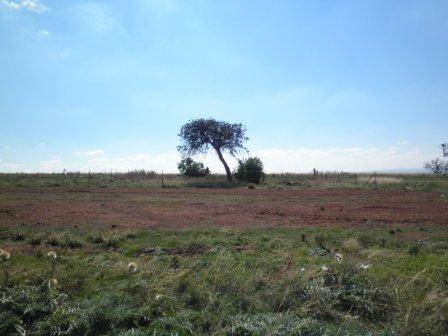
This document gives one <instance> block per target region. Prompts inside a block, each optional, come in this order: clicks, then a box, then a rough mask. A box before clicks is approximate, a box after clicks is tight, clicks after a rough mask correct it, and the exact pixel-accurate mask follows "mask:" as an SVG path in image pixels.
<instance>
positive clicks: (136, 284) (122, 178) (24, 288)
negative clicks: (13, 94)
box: [0, 173, 448, 336]
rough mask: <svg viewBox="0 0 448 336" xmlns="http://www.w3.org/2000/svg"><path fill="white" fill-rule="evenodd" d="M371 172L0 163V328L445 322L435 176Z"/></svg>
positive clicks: (109, 330)
mask: <svg viewBox="0 0 448 336" xmlns="http://www.w3.org/2000/svg"><path fill="white" fill-rule="evenodd" d="M370 176H371V175H370V174H366V175H357V176H356V178H355V176H354V175H353V174H352V175H350V174H345V175H344V174H342V175H341V174H327V175H324V174H321V175H318V176H309V175H288V174H284V175H275V176H268V177H267V179H266V181H265V184H263V185H262V186H260V187H257V188H256V189H249V188H246V187H245V186H244V185H238V184H235V185H231V188H228V187H227V186H226V185H225V184H224V182H223V179H222V177H220V176H212V177H210V178H208V179H184V178H180V177H178V176H174V175H168V176H164V182H163V183H164V184H163V186H164V188H160V187H161V176H160V175H157V174H152V173H151V174H146V173H145V174H136V173H135V174H92V175H90V176H89V175H87V174H70V175H61V174H49V175H27V174H4V175H0V247H1V248H2V249H3V251H7V252H3V254H2V255H1V261H0V262H1V266H2V270H1V275H0V280H1V284H0V286H1V287H0V291H1V293H0V335H122V336H124V335H316V336H318V335H447V334H448V185H447V180H446V179H445V178H443V177H433V176H429V175H412V176H411V175H393V176H392V175H388V176H386V175H378V176H377V177H376V181H375V182H376V183H373V179H372V180H371V181H369V178H370ZM366 182H369V183H366ZM220 187H226V188H220ZM49 252H50V254H49ZM51 252H54V254H53V253H51ZM8 254H9V255H8ZM9 256H10V258H9Z"/></svg>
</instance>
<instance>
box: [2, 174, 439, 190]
mask: <svg viewBox="0 0 448 336" xmlns="http://www.w3.org/2000/svg"><path fill="white" fill-rule="evenodd" d="M162 185H163V187H164V188H240V187H246V186H247V183H238V182H234V183H227V182H226V178H225V176H224V175H215V174H213V175H209V176H206V177H186V176H181V175H178V174H165V175H163V184H162V175H161V174H157V173H155V172H145V171H142V172H128V173H110V174H109V173H92V174H86V173H69V174H60V173H53V174H20V173H17V174H5V173H3V174H0V188H17V187H24V188H29V187H46V188H52V187H66V188H74V189H76V188H78V189H86V188H161V187H162ZM257 188H265V189H335V188H339V189H340V188H367V189H372V188H376V189H389V190H390V189H392V190H393V189H398V190H414V191H437V192H448V177H447V176H441V175H430V174H378V175H377V177H376V178H373V177H372V174H371V173H357V174H355V173H320V174H318V175H316V176H315V177H314V176H313V175H312V174H267V175H266V177H265V179H264V181H263V183H262V184H260V185H259V186H257Z"/></svg>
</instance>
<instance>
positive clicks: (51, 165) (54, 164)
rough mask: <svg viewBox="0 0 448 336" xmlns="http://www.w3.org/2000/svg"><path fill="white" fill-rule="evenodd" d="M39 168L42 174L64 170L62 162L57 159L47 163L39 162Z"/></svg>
mask: <svg viewBox="0 0 448 336" xmlns="http://www.w3.org/2000/svg"><path fill="white" fill-rule="evenodd" d="M39 167H40V169H41V171H44V172H55V171H61V170H63V169H64V167H63V163H62V160H61V159H60V158H58V157H56V158H54V159H51V160H48V161H41V162H39Z"/></svg>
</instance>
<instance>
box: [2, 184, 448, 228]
mask: <svg viewBox="0 0 448 336" xmlns="http://www.w3.org/2000/svg"><path fill="white" fill-rule="evenodd" d="M20 225H26V226H32V227H36V228H39V227H42V228H48V227H67V226H75V227H79V228H82V227H86V228H87V227H89V228H92V227H96V228H110V227H114V228H117V229H128V228H156V227H166V228H193V227H239V228H249V227H266V228H268V227H279V226H280V227H281V226H284V227H311V226H318V227H366V228H368V227H372V228H373V227H398V226H448V200H447V199H446V198H444V197H443V196H442V195H441V194H439V193H429V192H406V191H384V190H348V189H339V190H262V189H256V190H247V189H216V190H215V189H212V190H211V189H146V190H141V189H139V190H135V189H97V190H68V189H55V188H51V189H50V188H32V189H31V188H30V189H25V188H17V189H1V190H0V226H8V227H12V226H20Z"/></svg>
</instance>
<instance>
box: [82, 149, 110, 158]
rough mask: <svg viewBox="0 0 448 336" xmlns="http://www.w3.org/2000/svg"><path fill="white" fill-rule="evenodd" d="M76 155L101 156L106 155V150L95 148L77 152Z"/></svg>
mask: <svg viewBox="0 0 448 336" xmlns="http://www.w3.org/2000/svg"><path fill="white" fill-rule="evenodd" d="M75 155H78V156H88V157H100V156H103V155H104V151H103V150H102V149H95V150H90V151H85V152H76V153H75Z"/></svg>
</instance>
